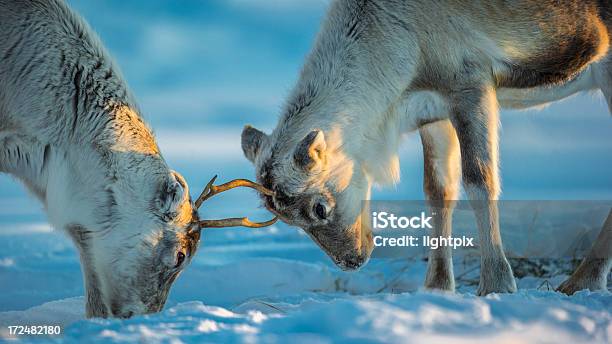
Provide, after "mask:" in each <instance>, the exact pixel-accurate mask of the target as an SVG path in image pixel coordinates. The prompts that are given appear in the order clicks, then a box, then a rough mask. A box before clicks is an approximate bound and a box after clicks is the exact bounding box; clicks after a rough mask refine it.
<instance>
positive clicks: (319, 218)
mask: <svg viewBox="0 0 612 344" xmlns="http://www.w3.org/2000/svg"><path fill="white" fill-rule="evenodd" d="M275 134H277V135H274V134H273V135H272V136H268V135H266V134H264V133H263V132H261V131H259V130H257V129H255V128H252V127H250V126H247V127H245V129H244V131H243V132H242V149H243V151H244V154H245V156H246V157H247V159H249V160H250V161H251V162H252V163H254V164H255V168H256V174H257V179H258V181H259V182H260V183H261V184H262V185H263V186H264V187H266V188H267V189H270V190H272V191H273V192H274V194H272V195H265V194H263V195H262V197H263V201H264V204H265V206H266V208H268V209H269V210H270V211H271V212H273V213H274V214H276V215H277V216H278V217H279V218H280V219H281V220H283V221H284V222H287V223H288V224H292V225H295V226H298V227H301V228H302V229H304V231H305V232H306V233H307V234H308V235H309V236H310V237H311V238H312V239H313V240H314V241H315V242H316V243H317V244H318V245H319V246H320V247H321V248H322V249H323V250H324V251H325V252H326V253H327V254H328V255H329V257H330V258H331V259H332V260H333V261H334V263H336V264H337V265H338V266H339V267H340V268H342V269H344V270H353V269H357V268H359V267H360V266H361V265H362V264H363V263H365V262H366V261H367V259H368V258H369V256H370V253H371V251H372V248H373V243H372V232H371V229H370V227H369V224H368V223H362V221H361V218H362V216H361V214H362V206H361V205H362V200H364V199H367V198H368V197H369V192H370V181H369V179H368V177H367V175H366V173H365V172H364V171H363V170H362V169H361V168H360V167H359V164H357V163H354V162H353V161H352V160H351V159H349V158H348V157H346V156H345V155H344V154H343V153H342V150H341V147H340V146H341V143H338V142H339V141H338V140H336V139H327V138H326V137H325V134H324V133H323V131H321V130H313V131H311V132H309V133H308V134H306V135H305V136H303V137H295V136H294V135H284V137H282V138H280V137H281V135H278V133H275Z"/></svg>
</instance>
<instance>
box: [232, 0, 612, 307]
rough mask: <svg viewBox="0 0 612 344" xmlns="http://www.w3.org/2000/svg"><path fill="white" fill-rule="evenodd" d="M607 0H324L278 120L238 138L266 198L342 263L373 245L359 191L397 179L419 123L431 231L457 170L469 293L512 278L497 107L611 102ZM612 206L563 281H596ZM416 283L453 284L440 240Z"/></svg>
mask: <svg viewBox="0 0 612 344" xmlns="http://www.w3.org/2000/svg"><path fill="white" fill-rule="evenodd" d="M611 35H612V6H611V4H610V2H609V1H607V0H601V1H596V0H560V1H552V0H537V1H535V0H534V1H530V0H520V1H501V0H498V1H496V0H493V1H491V0H487V1H479V0H469V1H468V0H446V1H445V0H440V1H430V0H354V1H349V0H336V1H333V2H332V4H331V6H330V9H329V12H328V14H327V17H326V19H325V20H324V22H323V24H322V28H321V30H320V32H319V34H318V36H317V38H316V41H315V43H314V47H313V48H312V51H311V52H310V54H309V55H308V57H307V58H306V61H305V63H304V66H303V69H302V71H301V74H300V77H299V80H298V82H297V85H296V86H295V88H294V89H293V91H292V92H291V94H290V95H289V98H288V101H287V104H286V107H285V108H284V110H283V112H282V115H281V117H280V119H279V120H278V124H277V125H276V128H275V129H274V131H273V132H272V133H271V134H270V135H267V134H265V133H263V132H261V131H259V130H257V129H255V128H252V127H250V126H247V127H245V129H244V130H243V132H242V149H243V151H244V154H245V156H246V157H247V159H248V160H250V161H251V162H252V163H253V164H254V165H255V169H256V176H257V179H258V181H259V182H261V183H262V184H263V185H264V186H265V187H266V188H269V189H271V190H272V191H273V192H274V195H263V196H262V197H263V202H264V203H265V206H266V207H267V208H268V209H269V210H271V211H272V212H274V213H275V214H276V215H277V216H279V218H280V219H281V220H283V221H285V222H287V223H289V224H292V225H296V226H299V227H301V228H303V229H304V230H305V232H306V233H308V234H309V235H310V236H311V237H312V238H313V239H314V241H315V242H316V243H317V244H318V245H319V246H320V247H321V248H322V249H323V250H324V251H325V252H326V253H327V254H328V255H329V256H330V257H331V258H332V260H333V261H334V262H335V263H336V264H337V265H339V266H340V267H341V268H343V269H346V270H351V269H356V268H358V267H360V266H361V265H362V264H364V263H365V262H366V261H367V259H368V258H369V255H370V253H371V251H372V246H373V245H372V234H371V229H370V228H369V224H364V223H361V216H360V213H361V212H362V210H361V201H362V200H367V199H369V198H370V193H371V186H372V184H373V183H376V184H379V185H386V184H392V183H396V182H397V181H398V180H399V175H400V174H399V171H400V166H399V160H398V145H399V143H400V141H401V137H402V136H403V135H405V134H406V133H411V132H415V131H417V130H418V132H419V133H420V136H421V141H422V144H423V152H424V169H425V173H424V175H425V178H424V190H425V194H426V198H427V200H428V201H429V203H430V204H433V203H435V204H444V205H445V207H443V210H442V211H438V212H436V216H435V218H434V223H435V224H436V226H435V227H436V229H435V230H434V233H433V235H435V236H438V235H442V236H448V235H450V234H451V231H452V228H451V218H452V213H453V206H454V202H453V201H454V200H456V199H457V198H458V197H459V194H458V193H459V187H460V183H461V181H462V182H463V186H464V189H465V191H466V194H467V196H468V198H469V199H470V202H471V203H472V205H473V209H474V211H475V215H476V218H477V227H478V232H479V237H480V247H481V270H480V282H479V286H478V290H477V294H478V295H486V294H489V293H493V292H502V293H503V292H514V291H516V284H515V280H514V277H513V274H512V270H511V267H510V265H509V263H508V260H507V259H506V257H505V255H504V250H503V245H502V241H501V237H500V229H499V219H498V208H497V203H496V200H497V199H498V197H499V194H500V182H499V172H498V125H499V124H498V122H499V118H498V108H499V106H500V105H501V106H502V107H511V108H526V107H531V106H536V105H541V104H545V103H548V102H552V101H555V100H558V99H562V98H565V97H567V96H570V95H572V94H574V93H576V92H580V91H587V90H595V89H599V90H601V91H602V92H603V95H604V97H605V99H606V101H607V102H608V106H609V107H610V108H611V109H612V56H611V54H610V50H609V45H610V37H611ZM611 257H612V213H611V214H610V216H609V217H608V219H607V221H606V223H605V225H604V229H603V230H602V231H601V233H600V235H599V237H598V239H597V241H596V243H595V245H594V247H593V249H592V251H591V253H589V255H588V256H587V257H586V258H585V260H584V261H583V262H582V264H581V265H580V266H579V267H578V269H577V270H576V271H575V272H574V274H573V275H572V276H571V277H570V278H569V280H567V281H566V282H564V283H563V284H562V285H561V287H560V290H561V291H563V292H565V293H568V294H572V293H573V292H575V291H577V290H580V289H583V288H588V289H591V290H598V289H605V288H606V276H607V273H608V271H609V270H610V266H611V265H612V259H611ZM425 287H427V288H432V289H442V290H451V291H452V290H454V288H455V284H454V277H453V268H452V257H451V251H450V248H442V249H438V250H432V251H431V253H430V256H429V263H428V270H427V275H426V278H425Z"/></svg>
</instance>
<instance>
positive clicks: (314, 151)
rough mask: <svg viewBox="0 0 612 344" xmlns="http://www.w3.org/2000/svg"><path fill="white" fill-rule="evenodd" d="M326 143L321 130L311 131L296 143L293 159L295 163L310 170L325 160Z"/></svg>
mask: <svg viewBox="0 0 612 344" xmlns="http://www.w3.org/2000/svg"><path fill="white" fill-rule="evenodd" d="M326 149H327V144H326V143H325V135H324V134H323V131H321V130H313V131H311V132H310V133H309V134H308V135H306V137H305V138H304V139H302V141H300V143H298V145H297V148H296V149H295V153H294V154H293V159H294V160H295V163H296V165H298V166H300V167H301V168H303V169H306V170H310V169H312V168H314V167H315V166H318V165H319V164H323V163H324V162H325V157H326V154H325V153H326V152H325V150H326Z"/></svg>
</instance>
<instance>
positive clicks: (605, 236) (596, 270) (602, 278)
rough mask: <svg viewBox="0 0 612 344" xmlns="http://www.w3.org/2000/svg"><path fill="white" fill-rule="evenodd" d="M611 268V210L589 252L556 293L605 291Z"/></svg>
mask: <svg viewBox="0 0 612 344" xmlns="http://www.w3.org/2000/svg"><path fill="white" fill-rule="evenodd" d="M611 267H612V210H610V213H609V214H608V218H607V219H606V222H605V223H604V225H603V228H602V229H601V232H599V235H598V236H597V239H596V240H595V243H594V244H593V247H592V248H591V251H590V252H589V254H588V255H587V257H586V258H584V260H583V261H582V263H580V265H579V266H578V268H577V269H576V271H574V273H573V274H572V276H570V278H568V279H567V280H566V281H565V282H563V283H561V285H560V286H559V288H558V289H557V290H558V291H560V292H562V293H565V294H568V295H572V294H573V293H575V292H577V291H579V290H583V289H589V290H592V291H594V290H606V284H607V278H608V273H609V272H610V268H611Z"/></svg>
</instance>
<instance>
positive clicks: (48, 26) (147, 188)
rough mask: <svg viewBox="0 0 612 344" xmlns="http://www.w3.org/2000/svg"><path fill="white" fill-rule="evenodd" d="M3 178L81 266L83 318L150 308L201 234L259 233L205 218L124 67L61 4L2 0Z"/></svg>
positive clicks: (162, 297) (238, 183)
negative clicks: (64, 237)
mask: <svg viewBox="0 0 612 344" xmlns="http://www.w3.org/2000/svg"><path fill="white" fill-rule="evenodd" d="M0 172H4V173H9V174H11V175H13V176H15V177H16V178H18V179H19V180H20V181H22V182H23V183H24V184H25V186H26V187H27V189H29V191H30V192H31V193H32V194H33V195H35V197H36V198H38V199H39V200H40V201H41V202H42V203H43V204H44V207H45V210H46V212H47V214H48V219H49V222H50V223H51V225H52V226H53V227H54V228H56V229H58V230H62V231H65V233H67V234H68V235H69V237H70V238H71V239H72V241H73V242H74V243H75V245H76V247H77V249H78V251H79V254H80V259H81V267H82V273H83V278H84V284H85V294H86V307H85V308H86V316H87V317H111V316H112V317H121V318H127V317H130V316H132V315H135V314H143V313H150V312H157V311H159V310H161V308H162V307H163V306H164V303H165V301H166V299H167V296H168V292H169V290H170V287H171V285H172V283H173V282H174V281H175V279H176V278H177V276H178V275H179V274H180V273H181V271H183V270H184V268H185V267H186V266H187V265H188V264H189V263H190V262H191V260H192V259H193V257H194V255H195V253H196V250H197V249H198V245H199V241H200V234H201V230H202V229H203V228H208V227H230V226H246V227H261V226H267V225H270V224H272V223H274V221H275V219H272V220H270V221H267V222H262V223H257V222H251V221H250V220H249V219H248V218H233V219H224V220H203V219H200V218H199V216H198V212H197V211H198V208H199V207H200V206H201V205H202V204H203V202H204V201H206V200H207V199H209V198H210V197H213V196H215V195H217V194H219V193H221V192H224V191H227V190H230V189H233V188H236V187H250V188H253V189H256V190H258V192H260V193H262V194H266V195H272V193H271V191H270V190H267V189H265V188H263V187H262V186H261V185H258V184H256V183H253V182H251V181H249V180H245V179H238V180H233V181H230V182H228V183H225V184H222V185H214V181H215V178H213V179H212V180H211V181H210V182H209V183H208V185H207V186H206V187H205V189H204V191H203V192H202V194H201V195H200V197H198V198H197V200H196V201H195V202H194V201H192V198H191V197H190V195H189V188H188V186H187V183H186V181H185V179H184V178H183V177H182V176H181V175H180V174H179V173H177V172H175V171H173V170H171V169H170V168H169V167H168V165H167V164H166V162H165V160H164V158H163V157H162V155H161V153H160V150H159V148H158V146H157V144H156V142H155V138H154V136H153V134H152V132H151V130H150V129H149V127H148V126H147V125H146V124H145V123H144V121H143V120H142V118H141V116H140V111H139V110H138V107H137V105H136V103H135V101H134V98H133V96H132V95H131V93H130V91H129V89H128V87H127V86H126V83H125V81H124V80H123V78H122V76H121V74H120V72H119V69H118V68H117V67H116V65H115V63H114V62H113V60H112V59H111V57H110V56H109V54H108V53H107V52H106V51H105V49H104V47H103V46H102V44H101V43H100V40H99V39H98V38H97V37H96V35H95V34H94V33H93V32H92V30H91V29H90V28H89V27H88V25H87V24H86V23H85V22H84V20H83V19H81V18H80V17H79V16H78V15H77V14H76V13H74V12H73V11H72V10H71V9H70V8H69V7H68V6H67V5H66V4H65V3H64V2H63V1H62V0H0Z"/></svg>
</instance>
